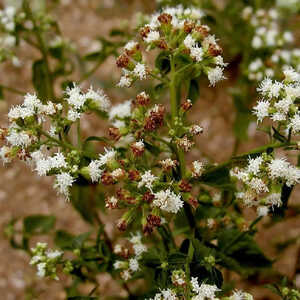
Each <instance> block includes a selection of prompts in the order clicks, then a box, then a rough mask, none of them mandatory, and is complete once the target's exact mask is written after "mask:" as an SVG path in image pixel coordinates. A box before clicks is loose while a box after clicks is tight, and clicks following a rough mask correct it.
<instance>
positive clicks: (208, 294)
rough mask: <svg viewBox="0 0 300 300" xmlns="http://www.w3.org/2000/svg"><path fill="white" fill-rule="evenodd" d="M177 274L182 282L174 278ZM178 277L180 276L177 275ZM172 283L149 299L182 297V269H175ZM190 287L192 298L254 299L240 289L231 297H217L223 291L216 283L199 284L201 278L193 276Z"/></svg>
mask: <svg viewBox="0 0 300 300" xmlns="http://www.w3.org/2000/svg"><path fill="white" fill-rule="evenodd" d="M174 273H175V274H180V277H181V278H184V280H182V279H180V282H179V283H180V284H178V282H177V280H175V282H174V280H173V278H174V276H173V275H174ZM177 277H178V276H177ZM172 283H173V285H174V287H172V288H168V289H164V290H161V291H160V292H159V293H157V294H155V296H154V298H151V299H148V300H177V299H181V296H182V294H183V293H184V291H185V290H186V284H187V282H186V276H185V274H184V272H183V271H182V270H175V271H173V273H172ZM188 287H189V288H190V289H191V298H190V299H192V300H204V299H206V300H219V299H228V300H253V296H252V295H250V294H248V293H245V292H243V291H240V290H236V291H234V292H233V294H232V295H231V296H230V297H224V298H217V296H216V293H217V292H219V291H221V289H219V288H218V287H217V286H216V285H211V284H206V283H201V284H200V285H199V280H198V278H197V277H192V278H191V280H190V282H188Z"/></svg>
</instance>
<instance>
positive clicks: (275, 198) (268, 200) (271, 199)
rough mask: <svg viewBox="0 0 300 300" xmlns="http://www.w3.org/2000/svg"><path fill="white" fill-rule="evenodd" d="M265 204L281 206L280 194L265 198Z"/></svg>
mask: <svg viewBox="0 0 300 300" xmlns="http://www.w3.org/2000/svg"><path fill="white" fill-rule="evenodd" d="M266 203H267V204H269V205H271V206H272V207H273V206H278V207H279V206H281V204H282V201H281V194H280V193H272V194H270V195H268V197H267V198H266Z"/></svg>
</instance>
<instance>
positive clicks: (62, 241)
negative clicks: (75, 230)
mask: <svg viewBox="0 0 300 300" xmlns="http://www.w3.org/2000/svg"><path fill="white" fill-rule="evenodd" d="M74 237H75V236H74V235H73V234H71V233H68V232H66V231H64V230H57V231H56V233H55V237H54V243H55V245H56V246H58V247H59V248H61V249H62V250H72V249H73V247H72V245H73V240H74Z"/></svg>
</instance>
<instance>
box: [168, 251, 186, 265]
mask: <svg viewBox="0 0 300 300" xmlns="http://www.w3.org/2000/svg"><path fill="white" fill-rule="evenodd" d="M186 259H187V255H186V254H184V253H181V252H173V253H171V254H169V255H168V263H169V264H170V265H178V264H185V263H186Z"/></svg>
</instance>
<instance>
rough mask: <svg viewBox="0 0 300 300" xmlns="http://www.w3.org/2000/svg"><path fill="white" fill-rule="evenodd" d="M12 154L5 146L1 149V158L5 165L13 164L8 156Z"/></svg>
mask: <svg viewBox="0 0 300 300" xmlns="http://www.w3.org/2000/svg"><path fill="white" fill-rule="evenodd" d="M9 153H10V148H9V147H7V146H3V147H1V148H0V158H1V160H2V162H3V164H7V163H10V162H11V159H10V158H9V156H8V154H9Z"/></svg>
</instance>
